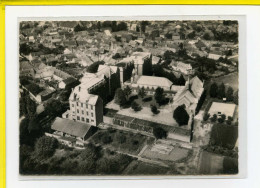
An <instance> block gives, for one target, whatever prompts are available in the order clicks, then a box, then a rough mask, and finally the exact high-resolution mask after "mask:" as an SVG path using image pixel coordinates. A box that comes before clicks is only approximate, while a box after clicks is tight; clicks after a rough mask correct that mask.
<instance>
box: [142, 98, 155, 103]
mask: <svg viewBox="0 0 260 188" xmlns="http://www.w3.org/2000/svg"><path fill="white" fill-rule="evenodd" d="M152 99H153V98H152V97H145V98H143V102H149V101H151V100H152Z"/></svg>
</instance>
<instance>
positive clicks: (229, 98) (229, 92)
mask: <svg viewBox="0 0 260 188" xmlns="http://www.w3.org/2000/svg"><path fill="white" fill-rule="evenodd" d="M227 101H233V88H232V87H230V86H229V87H228V90H227Z"/></svg>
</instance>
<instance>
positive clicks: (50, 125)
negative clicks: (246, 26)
mask: <svg viewBox="0 0 260 188" xmlns="http://www.w3.org/2000/svg"><path fill="white" fill-rule="evenodd" d="M18 22H19V24H18V25H19V29H18V30H19V33H18V35H19V37H18V39H19V51H18V52H16V51H13V53H17V54H19V62H17V63H18V64H19V96H17V98H19V174H20V175H21V176H51V177H55V176H86V177H87V176H91V177H92V176H99V177H106V176H116V177H117V176H118V177H129V176H131V177H132V176H173V177H175V176H184V175H185V176H204V175H211V176H215V175H237V174H238V173H239V172H240V170H241V169H239V148H240V147H239V144H240V143H239V142H238V140H239V139H238V138H239V135H240V132H239V126H240V123H239V102H238V101H239V94H238V93H239V83H238V78H239V48H240V46H239V22H238V20H235V19H226V20H223V19H221V20H218V19H216V20H212V19H211V20H205V19H203V20H199V19H198V20H181V19H180V20H178V19H169V20H151V19H144V20H133V19H129V18H127V17H125V19H116V20H111V19H107V20H106V19H104V20H98V19H97V20H86V19H82V20H79V19H75V20H69V21H66V20H53V19H52V20H48V18H41V19H37V20H33V19H32V20H23V19H20V20H18ZM17 121H18V120H17ZM17 150H18V148H17Z"/></svg>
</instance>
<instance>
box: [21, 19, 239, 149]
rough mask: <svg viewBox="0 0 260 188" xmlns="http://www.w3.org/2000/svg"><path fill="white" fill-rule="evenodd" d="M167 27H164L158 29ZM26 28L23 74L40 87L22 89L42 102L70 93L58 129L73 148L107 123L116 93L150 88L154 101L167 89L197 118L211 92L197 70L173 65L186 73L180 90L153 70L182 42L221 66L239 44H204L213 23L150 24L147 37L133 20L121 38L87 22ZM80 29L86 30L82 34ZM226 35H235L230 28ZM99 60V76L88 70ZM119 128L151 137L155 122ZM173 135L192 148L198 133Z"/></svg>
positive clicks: (124, 122) (122, 120) (119, 120)
mask: <svg viewBox="0 0 260 188" xmlns="http://www.w3.org/2000/svg"><path fill="white" fill-rule="evenodd" d="M103 23H104V22H101V25H102V24H103ZM24 24H25V25H24ZM26 24H27V25H26ZM161 24H163V25H164V27H158V26H160V25H161ZM219 25H221V23H219ZM215 26H216V25H215ZM20 27H21V28H22V29H21V30H20V43H22V44H27V45H29V46H30V49H31V52H30V53H29V55H24V54H21V60H20V76H25V77H26V76H30V77H32V78H33V79H34V80H36V81H37V82H35V81H34V82H31V81H29V83H26V84H23V87H24V88H26V89H27V90H28V91H29V92H31V94H32V96H33V98H34V99H35V100H36V101H37V102H39V103H40V102H42V101H44V100H47V99H48V98H50V97H51V96H52V94H53V93H54V92H55V91H56V90H63V89H67V88H69V89H71V93H70V97H69V109H68V110H67V111H66V112H65V113H64V114H63V115H62V118H59V117H57V118H56V120H55V122H54V123H53V125H52V129H53V131H54V134H53V135H54V136H56V137H57V138H59V139H60V140H62V142H64V143H67V144H68V145H73V144H79V143H78V142H77V141H80V142H81V143H83V142H84V140H85V139H86V138H87V137H88V136H89V132H91V131H90V130H92V128H91V127H97V126H98V125H99V124H100V123H102V122H103V109H104V106H105V105H106V103H107V102H108V100H109V99H111V98H113V97H114V94H115V91H116V89H117V88H125V87H126V86H129V87H130V88H131V89H132V93H133V94H138V92H139V90H140V89H141V88H144V89H145V91H146V93H147V95H154V93H155V90H156V89H157V88H158V87H161V88H163V89H164V94H165V95H166V96H167V97H169V98H170V99H171V101H172V108H173V110H174V109H175V108H177V107H178V106H181V105H184V106H185V109H186V111H187V112H188V114H189V115H190V117H192V116H193V115H194V114H195V111H196V108H197V105H198V103H199V100H200V98H201V96H202V93H203V92H204V83H203V81H202V80H200V79H199V78H198V77H197V76H194V75H195V70H194V68H193V67H192V64H190V63H186V62H184V61H182V60H178V61H175V60H172V61H171V62H170V64H169V67H170V69H169V70H168V71H170V72H173V73H174V74H175V73H177V74H180V75H184V76H185V78H187V79H186V83H185V85H181V86H180V85H174V84H173V83H172V82H171V81H170V80H169V79H168V78H165V77H156V76H154V75H153V65H160V64H161V63H162V62H163V61H164V60H163V54H164V52H165V51H172V52H174V53H176V52H178V50H179V49H180V45H181V44H182V45H183V48H184V49H186V51H187V55H189V56H190V57H197V56H199V57H208V58H211V59H214V60H218V59H219V58H220V57H225V56H226V54H225V53H226V51H228V50H232V53H233V56H232V57H234V59H235V57H236V54H237V45H235V44H234V43H232V42H220V41H213V40H205V39H203V36H202V34H203V33H205V30H206V31H207V32H209V33H210V31H211V29H210V28H211V27H213V26H212V25H211V24H210V22H209V23H207V22H194V23H193V22H192V23H189V22H161V21H156V22H153V21H151V22H150V23H149V24H146V26H145V31H143V29H141V28H142V27H141V22H137V21H131V22H130V21H129V22H127V29H126V30H122V31H114V32H112V29H111V28H110V27H101V28H99V27H98V26H97V23H96V22H80V21H68V22H67V21H66V22H65V21H64V22H63V21H61V22H47V21H44V22H37V23H36V22H28V23H27V22H26V23H22V24H21V26H20ZM76 27H79V28H85V29H84V30H82V31H75V28H76ZM93 28H94V29H93ZM199 28H200V29H199ZM217 29H218V27H217ZM222 29H223V28H222ZM226 29H227V32H235V31H233V30H232V28H230V27H228V26H226ZM195 31H196V34H194V32H195ZM193 34H194V36H193V37H191V36H192V35H193ZM209 35H210V36H211V34H209ZM211 37H212V36H211ZM94 62H103V63H100V64H99V66H98V69H97V72H95V73H90V72H87V71H86V68H87V67H89V66H90V65H92V64H93V63H94ZM72 70H73V71H72ZM78 70H80V71H78ZM77 71H78V72H77ZM32 84H34V85H35V84H36V85H38V87H39V88H40V89H39V88H38V90H37V91H38V92H35V91H36V90H34V89H33V90H31V91H30V88H36V87H37V86H32ZM28 86H29V87H28ZM190 119H192V118H190ZM113 122H114V123H115V124H118V125H121V126H125V127H130V128H132V129H136V130H140V131H144V132H148V133H151V132H152V126H151V125H153V124H152V123H151V122H149V121H145V120H141V119H135V118H134V119H133V118H132V117H126V116H124V117H123V115H120V114H116V116H115V117H114V118H113ZM169 132H170V133H171V134H169V135H171V137H173V138H176V139H180V140H182V141H185V142H189V141H190V135H191V132H192V130H191V127H189V129H182V128H178V127H170V128H169ZM48 134H49V133H48ZM51 135H52V134H49V136H51Z"/></svg>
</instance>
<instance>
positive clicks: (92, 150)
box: [79, 143, 101, 161]
mask: <svg viewBox="0 0 260 188" xmlns="http://www.w3.org/2000/svg"><path fill="white" fill-rule="evenodd" d="M79 156H80V157H81V159H82V160H94V161H95V160H97V159H99V158H100V157H101V149H100V147H96V146H95V145H94V144H91V143H89V144H87V145H86V146H85V149H84V150H83V151H82V152H81V153H80V155H79Z"/></svg>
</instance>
